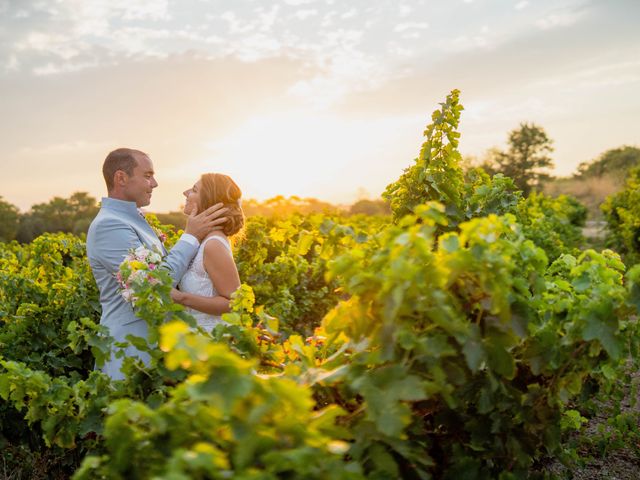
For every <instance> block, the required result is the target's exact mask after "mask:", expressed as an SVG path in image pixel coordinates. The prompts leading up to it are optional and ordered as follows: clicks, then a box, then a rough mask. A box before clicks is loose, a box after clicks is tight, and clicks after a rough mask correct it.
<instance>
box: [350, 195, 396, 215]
mask: <svg viewBox="0 0 640 480" xmlns="http://www.w3.org/2000/svg"><path fill="white" fill-rule="evenodd" d="M349 213H350V214H351V215H390V214H391V208H390V206H389V204H388V203H387V202H385V201H384V200H367V199H362V200H358V201H357V202H356V203H354V204H353V205H351V207H350V208H349Z"/></svg>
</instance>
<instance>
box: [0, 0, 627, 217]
mask: <svg viewBox="0 0 640 480" xmlns="http://www.w3.org/2000/svg"><path fill="white" fill-rule="evenodd" d="M0 13H2V14H3V19H2V20H0V22H2V24H1V25H2V27H3V28H2V29H0V39H1V40H0V87H1V88H2V92H3V102H2V104H1V105H0V112H2V116H0V122H2V123H1V124H0V139H1V140H2V143H3V145H4V146H5V149H4V150H5V151H4V155H3V157H2V160H1V161H2V162H3V163H2V167H3V175H2V177H1V178H0V196H2V197H3V199H4V200H5V201H8V202H10V203H12V204H14V205H16V206H18V208H19V209H20V210H21V212H24V211H28V210H29V208H30V207H31V206H32V205H34V204H38V203H46V202H47V201H48V200H49V199H51V198H53V197H55V196H58V197H62V198H68V197H69V196H70V195H71V194H72V193H73V192H75V191H86V192H88V193H89V194H90V195H92V196H93V197H95V198H97V199H98V200H99V199H100V198H101V197H102V196H104V194H105V193H106V191H105V187H104V185H103V179H102V175H101V167H102V162H103V160H104V158H105V156H106V155H107V153H108V152H109V151H111V150H113V149H115V148H117V147H120V146H128V147H132V148H137V149H140V150H143V151H145V152H147V153H149V155H150V157H151V159H152V161H153V162H154V166H155V169H156V171H157V178H158V182H159V187H158V189H157V190H156V192H157V193H156V194H154V199H153V201H152V204H151V205H150V206H149V207H148V209H149V210H150V211H154V212H158V213H159V212H170V211H175V210H176V209H177V208H178V206H179V205H180V203H181V202H182V191H183V190H185V189H186V188H188V187H189V186H190V185H191V184H192V183H193V182H194V181H195V180H196V179H197V177H198V176H199V174H201V173H204V172H207V171H219V172H223V173H226V174H228V175H230V176H232V177H233V178H234V179H235V180H236V182H237V183H238V184H239V185H240V187H241V189H242V191H243V195H244V197H246V198H251V199H256V200H258V201H264V200H266V199H268V198H272V197H274V196H277V195H283V196H285V197H291V196H298V197H301V198H316V199H318V200H321V201H326V202H329V203H332V204H352V203H354V202H355V201H357V199H358V198H360V197H369V198H373V199H375V198H378V197H379V196H380V194H381V192H382V191H383V190H384V188H385V187H386V185H388V184H389V183H391V182H393V181H395V180H396V179H397V178H398V177H399V176H400V175H401V174H402V171H403V170H404V169H405V168H406V167H408V166H410V165H411V164H412V163H413V159H414V158H415V157H416V156H417V154H418V152H419V148H420V145H421V144H422V142H423V140H422V132H423V130H424V127H425V126H426V125H427V124H428V123H429V122H430V115H431V112H432V111H433V110H435V109H437V108H438V103H439V102H442V101H444V99H445V97H446V95H447V94H448V93H449V92H450V91H451V90H452V89H454V88H458V89H460V90H461V103H462V104H463V105H464V107H465V110H464V111H463V112H462V118H461V128H460V133H461V139H460V151H461V153H462V154H463V155H464V156H467V157H476V158H482V157H483V155H484V154H485V153H486V151H487V150H488V149H490V148H492V147H497V148H504V146H505V144H506V140H507V135H508V133H509V132H510V131H511V130H513V129H515V128H517V127H518V125H519V124H520V123H521V122H533V123H536V124H537V125H539V126H541V127H543V128H544V129H545V131H546V132H547V134H548V136H549V137H550V138H551V139H552V140H553V142H554V143H553V146H554V149H555V150H554V152H553V153H552V158H553V160H554V163H555V168H554V170H553V171H552V174H553V175H554V176H559V177H566V176H570V175H571V174H572V173H574V172H575V170H576V168H577V166H578V165H579V164H580V163H582V162H590V161H593V160H596V159H597V158H598V157H599V156H600V155H602V154H603V153H604V152H605V151H607V150H610V149H614V148H619V147H622V146H625V145H628V146H638V144H639V143H640V140H639V137H638V134H637V132H638V131H640V115H638V113H637V112H639V111H640V96H638V95H637V94H636V92H637V89H638V85H639V84H640V60H638V58H640V31H639V30H638V29H637V28H636V26H635V22H634V19H635V18H639V17H640V15H638V14H640V2H634V1H633V0H620V1H618V2H615V3H607V2H602V1H598V0H560V1H555V2H554V1H552V0H543V1H539V2H529V1H527V0H513V1H509V0H458V1H454V2H427V1H425V0H414V1H399V2H398V3H397V4H393V5H390V4H389V3H388V2H382V1H366V0H350V1H348V2H335V0H283V1H271V0H270V1H263V2H260V3H257V2H252V1H249V0H246V1H243V2H230V1H224V0H219V1H216V2H211V1H196V0H190V1H185V2H181V3H180V4H179V5H178V4H177V3H175V2H169V1H163V0H141V1H138V2H120V1H116V2H113V1H105V0H90V1H83V2H78V1H76V0H63V1H60V2H55V1H53V0H43V1H38V2H20V5H18V4H9V3H5V4H2V5H0Z"/></svg>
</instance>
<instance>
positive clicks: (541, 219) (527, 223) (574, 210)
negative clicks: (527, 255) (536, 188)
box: [516, 192, 587, 261]
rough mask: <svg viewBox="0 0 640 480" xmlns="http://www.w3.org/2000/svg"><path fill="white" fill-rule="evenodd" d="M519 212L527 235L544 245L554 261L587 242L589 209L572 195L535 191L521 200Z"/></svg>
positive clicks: (539, 244)
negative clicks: (583, 234)
mask: <svg viewBox="0 0 640 480" xmlns="http://www.w3.org/2000/svg"><path fill="white" fill-rule="evenodd" d="M516 216H517V219H518V223H520V225H522V227H523V233H524V235H525V236H526V237H527V238H530V239H531V240H533V242H534V243H535V244H536V245H537V246H539V247H541V248H542V249H544V251H545V252H546V254H547V257H549V260H551V261H553V260H555V259H556V258H558V257H559V256H560V255H562V254H563V253H573V254H576V253H577V252H578V249H579V247H580V246H581V245H583V244H584V241H585V239H584V237H583V236H582V227H584V224H585V221H586V219H587V209H586V207H584V206H583V205H582V204H581V203H579V202H578V201H577V200H576V199H575V198H573V197H568V196H566V195H560V196H558V197H556V198H552V197H549V196H547V195H544V194H542V193H536V192H534V193H532V194H531V195H529V197H527V198H526V199H524V200H522V201H521V202H520V203H519V204H518V209H517V214H516Z"/></svg>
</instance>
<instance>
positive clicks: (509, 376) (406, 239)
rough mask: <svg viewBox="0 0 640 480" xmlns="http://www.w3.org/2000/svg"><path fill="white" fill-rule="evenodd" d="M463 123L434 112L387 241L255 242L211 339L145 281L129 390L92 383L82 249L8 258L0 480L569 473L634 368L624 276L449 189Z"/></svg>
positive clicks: (457, 109) (246, 249)
mask: <svg viewBox="0 0 640 480" xmlns="http://www.w3.org/2000/svg"><path fill="white" fill-rule="evenodd" d="M461 111H462V106H461V105H460V104H459V101H458V92H457V91H453V92H452V93H451V95H450V96H449V97H447V99H446V101H445V102H444V103H443V104H442V105H441V108H440V109H439V110H437V111H435V112H434V114H433V116H432V123H431V124H430V125H429V126H428V127H427V129H426V131H425V137H426V139H425V143H424V144H423V145H422V148H421V150H420V154H419V156H418V158H417V159H416V161H415V163H414V164H413V165H412V166H410V167H409V168H407V170H406V171H405V173H404V174H403V175H402V177H401V178H400V179H398V181H397V182H395V183H393V184H391V185H389V187H388V188H387V191H386V192H385V197H386V199H387V200H388V201H389V203H390V204H391V207H392V210H393V218H389V217H359V216H355V217H348V218H347V217H339V216H331V215H311V216H291V217H288V218H285V219H275V218H272V219H266V218H262V217H256V218H254V219H252V220H251V221H250V222H249V226H248V232H247V236H246V238H245V240H244V241H243V242H242V243H240V244H239V245H238V246H237V248H236V251H235V255H236V261H237V264H238V267H239V270H240V275H241V278H242V279H243V281H244V283H245V284H244V285H243V286H242V287H241V288H240V290H239V291H238V292H237V294H236V296H235V299H234V302H233V312H232V313H231V314H229V315H227V316H226V317H225V318H226V320H227V321H228V322H229V323H230V325H228V326H223V325H220V326H218V327H216V329H215V330H214V332H213V333H212V334H211V335H205V334H204V333H203V332H202V331H197V330H195V329H194V328H193V327H190V325H193V321H192V319H190V318H189V316H188V315H186V314H185V313H184V311H182V308H181V307H180V306H177V305H174V304H172V303H171V301H170V296H169V291H170V284H169V282H168V277H167V273H166V272H163V271H161V270H158V271H157V274H156V275H157V277H156V278H157V279H158V280H159V281H160V284H159V285H157V286H155V287H152V286H151V285H150V284H148V285H143V286H142V287H141V288H140V291H139V292H137V295H138V297H139V299H140V300H139V301H138V304H137V305H138V306H137V308H138V311H137V313H138V315H139V316H140V317H141V318H143V319H144V320H146V321H147V322H148V323H149V327H150V328H149V330H150V336H149V338H148V339H142V338H135V337H132V338H130V341H131V342H133V343H134V344H135V345H136V347H137V348H139V349H141V350H148V351H149V353H150V355H151V356H152V362H151V366H150V367H145V366H144V365H142V364H141V363H139V362H135V361H133V360H132V359H128V360H125V373H126V378H125V380H123V381H115V382H114V381H110V380H109V378H107V377H106V376H105V375H104V374H102V373H101V372H99V371H96V370H93V367H94V362H95V363H97V364H98V365H100V364H101V363H102V362H103V361H104V358H105V356H106V355H109V354H110V352H111V354H117V351H118V350H119V348H120V346H119V345H114V344H113V343H112V342H110V340H109V338H107V337H106V335H105V334H104V329H103V328H102V327H100V326H99V325H97V324H96V322H97V319H98V318H99V314H98V308H99V307H98V302H97V297H96V295H97V293H96V288H95V284H94V283H93V280H92V278H91V274H90V270H89V267H88V264H87V261H86V257H85V252H84V242H83V240H82V238H78V237H76V236H73V235H70V234H57V235H51V234H46V235H43V236H40V237H39V238H37V239H36V240H34V241H33V242H32V243H31V244H25V245H20V244H18V243H16V242H12V243H9V244H2V245H1V247H0V318H1V319H2V323H0V345H1V352H2V353H1V357H0V398H1V401H0V423H1V425H2V431H1V436H0V443H1V445H0V446H1V447H2V456H3V462H4V465H6V466H5V471H6V472H7V473H6V474H5V475H6V476H7V475H10V476H11V478H67V477H69V476H73V478H76V479H95V478H108V479H125V478H126V479H130V478H166V479H190V478H242V479H258V478H260V479H269V478H274V479H275V478H300V479H302V478H304V479H309V478H318V479H320V478H345V479H346V478H349V479H350V478H353V479H357V478H398V477H402V478H451V479H457V478H478V479H481V478H501V479H510V478H533V477H543V476H544V475H545V473H544V471H543V468H542V467H541V465H543V462H544V461H545V459H547V458H549V457H556V458H560V459H561V460H562V461H564V462H567V463H568V464H571V462H572V461H575V460H576V458H577V452H578V450H577V448H579V446H576V445H575V442H574V441H573V438H574V437H572V435H571V434H572V432H574V431H576V430H578V429H579V428H580V426H581V425H582V423H583V422H584V418H583V416H584V415H587V414H588V413H589V411H590V409H591V408H593V401H594V400H596V399H597V398H598V395H604V396H605V397H604V398H607V399H608V400H612V399H614V400H615V399H616V398H618V395H620V394H621V392H622V389H621V388H620V384H621V383H623V382H624V379H625V378H626V371H627V369H628V362H629V359H630V358H637V350H638V340H639V339H640V332H639V331H638V324H637V321H636V317H637V306H638V305H639V304H640V303H639V302H640V285H639V283H640V282H639V279H640V269H638V268H632V269H630V271H628V272H626V273H625V266H624V264H623V263H622V262H621V261H620V258H619V256H618V255H617V254H615V253H613V252H612V251H603V252H602V253H598V252H595V251H593V250H587V251H580V250H579V247H580V246H581V245H582V243H583V239H582V238H581V235H580V227H581V224H582V223H583V222H584V217H585V211H584V207H582V206H581V205H579V204H578V203H577V202H575V200H572V199H570V198H568V197H559V198H557V199H552V198H549V197H546V196H544V195H540V194H536V195H531V196H529V197H528V198H526V199H523V198H522V197H521V194H520V192H519V191H518V190H517V189H516V187H515V186H514V184H513V182H512V181H511V180H510V179H509V178H507V177H504V176H501V175H496V176H494V177H492V178H491V177H489V176H488V175H487V174H486V173H484V172H483V171H482V170H479V169H478V170H472V171H469V172H467V173H464V172H463V171H462V169H461V168H460V154H459V152H458V138H459V133H458V132H457V127H458V122H459V118H460V114H461ZM167 233H168V234H169V235H170V236H171V234H172V232H170V231H167ZM172 238H174V239H175V236H173V237H172ZM622 429H623V427H622V426H621V427H620V429H619V431H620V432H623V430H622ZM626 433H628V432H626Z"/></svg>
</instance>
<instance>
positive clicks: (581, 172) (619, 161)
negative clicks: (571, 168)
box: [575, 145, 640, 180]
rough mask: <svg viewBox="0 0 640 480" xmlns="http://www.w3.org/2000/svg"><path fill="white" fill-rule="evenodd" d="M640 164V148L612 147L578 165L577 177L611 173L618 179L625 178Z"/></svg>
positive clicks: (600, 175) (599, 175)
mask: <svg viewBox="0 0 640 480" xmlns="http://www.w3.org/2000/svg"><path fill="white" fill-rule="evenodd" d="M638 165H640V148H637V147H631V146H627V145H625V146H623V147H619V148H612V149H610V150H607V151H606V152H604V153H603V154H602V155H600V156H599V157H598V158H597V159H596V160H593V161H591V162H582V163H581V164H580V165H578V171H577V173H576V174H575V177H580V178H589V177H602V176H604V175H611V176H613V177H615V178H616V179H618V180H623V179H625V177H626V176H627V173H628V172H629V170H631V169H632V168H633V167H636V166H638Z"/></svg>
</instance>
